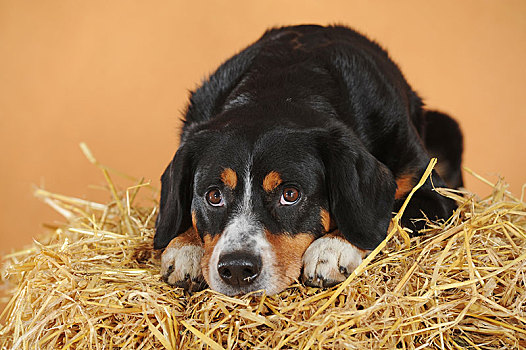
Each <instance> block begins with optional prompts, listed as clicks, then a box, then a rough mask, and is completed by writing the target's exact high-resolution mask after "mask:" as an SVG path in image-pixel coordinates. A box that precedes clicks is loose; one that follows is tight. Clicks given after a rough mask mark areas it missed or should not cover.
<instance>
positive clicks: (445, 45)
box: [0, 0, 526, 253]
mask: <svg viewBox="0 0 526 350" xmlns="http://www.w3.org/2000/svg"><path fill="white" fill-rule="evenodd" d="M300 23H319V24H333V23H339V24H346V25H349V26H352V27H353V28H355V29H357V30H359V31H360V32H362V33H365V34H366V35H367V36H369V37H370V38H371V39H374V40H376V41H378V42H379V43H380V44H381V45H382V46H383V47H384V48H386V49H388V51H389V53H390V55H391V57H392V58H393V60H394V61H395V62H397V63H398V64H399V66H400V68H401V69H402V71H403V73H404V74H405V76H406V78H407V80H408V81H409V83H410V84H411V85H412V87H413V88H414V89H415V90H416V91H418V92H419V93H420V95H421V96H422V97H423V98H424V100H425V102H426V104H427V106H429V107H430V108H438V109H440V110H443V111H445V112H447V113H450V114H451V115H453V116H454V117H455V118H457V119H458V121H459V122H460V124H461V126H462V129H463V131H464V134H465V153H464V164H465V165H466V166H468V167H470V168H471V169H473V170H474V171H476V172H478V173H479V174H481V175H483V176H485V177H487V178H488V179H489V180H491V181H493V182H494V181H496V179H497V175H498V174H500V175H502V176H504V177H505V179H506V180H507V181H508V182H509V183H510V190H511V191H512V192H514V193H515V194H516V195H518V196H520V192H521V187H522V185H523V183H525V182H526V175H525V170H526V156H525V155H524V152H525V150H526V141H525V137H524V134H525V126H526V123H525V122H526V96H525V92H526V64H525V62H526V44H525V43H526V2H525V1H522V0H517V1H508V0H503V1H489V0H488V1H482V0H477V1H475V0H465V1H455V0H448V1H444V0H437V1H418V0H415V1H409V0H406V1H392V0H381V1H374V2H368V1H349V0H342V1H312V0H296V1H281V0H279V1H278V0H272V1H268V0H267V1H259V2H256V1H246V0H235V1H225V0H221V1H220V0H214V1H134V0H122V1H106V0H104V1H99V0H96V1H66V0H64V1H52V0H49V1H20V0H13V1H6V0H0V154H1V155H0V167H1V172H0V186H1V188H0V190H1V192H0V195H1V196H0V201H1V202H0V206H1V207H0V209H1V210H0V225H1V232H0V253H7V252H9V251H11V250H12V249H14V248H21V247H23V246H24V245H27V244H29V243H31V239H32V237H38V235H39V234H40V233H42V232H44V231H45V229H44V228H43V227H42V224H43V223H56V222H60V220H61V217H60V216H59V215H58V214H57V213H55V212H54V211H53V210H52V209H50V208H49V207H47V206H46V205H45V204H43V203H42V202H40V201H39V200H37V199H35V198H34V197H33V194H32V193H33V190H34V188H35V187H36V186H43V187H44V188H45V189H47V190H49V191H52V192H56V193H61V194H66V195H69V196H76V197H80V198H87V199H92V200H97V201H102V202H104V203H105V202H107V201H108V200H109V194H108V192H105V191H102V190H100V189H97V188H92V187H90V185H98V186H99V187H100V185H104V184H105V181H104V178H103V176H102V174H101V172H100V170H99V169H97V168H96V167H95V166H93V165H92V164H91V163H89V162H88V161H87V160H86V158H85V157H84V155H83V154H82V153H81V151H80V148H79V146H78V145H79V143H80V142H82V141H84V142H86V143H87V144H88V145H89V147H90V148H91V150H92V151H93V153H94V154H95V156H96V157H97V159H98V160H99V161H100V162H102V163H103V164H105V165H108V166H111V167H112V168H115V169H118V170H120V171H122V172H125V173H128V174H130V175H134V176H136V177H144V178H145V179H147V180H152V183H153V184H155V185H156V186H159V177H160V175H161V173H162V171H163V170H164V168H165V166H166V165H167V164H168V162H169V160H170V159H171V157H172V155H173V153H174V151H175V150H176V148H177V143H178V141H177V134H178V130H179V126H180V120H179V119H180V118H181V116H182V113H181V111H182V110H183V109H184V107H185V104H186V102H187V96H188V90H189V89H193V88H195V87H196V84H197V83H198V82H199V81H201V79H202V78H203V77H205V75H206V74H208V73H210V72H212V71H213V70H214V69H215V68H216V67H217V66H218V65H219V64H220V63H221V62H223V61H224V60H225V59H227V58H228V57H230V56H231V55H232V54H234V53H236V52H238V51H239V50H240V49H242V48H243V47H245V46H246V45H248V44H250V43H251V42H253V41H254V40H256V39H257V38H259V36H260V35H261V34H262V33H263V32H264V30H265V29H267V28H268V27H270V26H277V25H285V24H300ZM465 179H466V185H467V188H468V189H470V190H472V191H475V192H477V193H479V194H480V195H485V194H488V193H489V190H490V189H489V187H488V186H487V185H484V184H483V183H481V182H479V181H478V180H476V179H474V178H473V177H472V176H470V175H468V174H465Z"/></svg>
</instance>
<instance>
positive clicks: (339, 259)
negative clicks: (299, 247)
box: [302, 235, 367, 287]
mask: <svg viewBox="0 0 526 350" xmlns="http://www.w3.org/2000/svg"><path fill="white" fill-rule="evenodd" d="M366 253H367V252H366V251H364V250H361V249H359V248H356V247H355V246H354V245H352V244H351V243H349V242H348V241H347V240H345V239H344V238H343V237H341V236H337V235H327V236H323V237H321V238H318V239H317V240H315V241H314V242H312V244H311V245H310V246H309V248H307V250H306V251H305V254H304V255H303V274H302V280H303V283H304V284H306V285H308V286H312V287H332V286H334V285H336V284H338V283H340V282H342V281H344V280H345V279H346V278H347V277H348V276H349V275H350V274H351V273H352V272H353V271H354V269H356V268H357V267H358V265H360V263H361V262H362V258H363V257H364V256H365V254H366Z"/></svg>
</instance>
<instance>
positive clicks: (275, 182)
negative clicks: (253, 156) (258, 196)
mask: <svg viewBox="0 0 526 350" xmlns="http://www.w3.org/2000/svg"><path fill="white" fill-rule="evenodd" d="M281 182H282V180H281V176H280V175H279V173H278V172H276V171H271V172H270V173H268V174H267V176H265V178H264V179H263V189H264V190H265V191H266V192H272V191H273V190H274V189H275V188H276V187H278V186H279V185H280V184H281Z"/></svg>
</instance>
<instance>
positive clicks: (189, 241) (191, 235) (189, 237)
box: [166, 227, 202, 248]
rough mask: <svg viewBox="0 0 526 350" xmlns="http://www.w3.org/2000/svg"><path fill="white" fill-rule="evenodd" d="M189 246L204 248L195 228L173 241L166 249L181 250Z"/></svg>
mask: <svg viewBox="0 0 526 350" xmlns="http://www.w3.org/2000/svg"><path fill="white" fill-rule="evenodd" d="M187 245H197V246H202V242H201V238H200V237H199V235H198V234H197V231H196V230H194V228H193V227H191V228H189V229H188V230H186V231H185V232H183V233H181V234H180V235H179V236H177V237H175V238H174V239H172V240H171V241H170V243H169V244H168V246H167V247H166V248H180V247H184V246H187Z"/></svg>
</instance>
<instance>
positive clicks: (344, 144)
mask: <svg viewBox="0 0 526 350" xmlns="http://www.w3.org/2000/svg"><path fill="white" fill-rule="evenodd" d="M318 147H319V149H320V150H321V157H322V159H323V162H324V165H325V171H326V174H325V181H326V185H327V190H328V195H329V206H330V208H329V210H330V213H331V215H332V217H333V218H334V220H335V221H336V224H337V226H338V229H339V230H340V231H341V232H342V234H343V235H344V237H345V238H346V239H347V240H348V241H349V242H351V243H352V244H354V245H355V246H357V247H358V248H361V249H367V250H372V249H374V248H376V246H378V244H380V243H381V242H382V241H383V240H384V239H385V237H386V235H387V230H388V227H389V222H390V220H391V214H392V210H393V205H394V197H395V191H396V182H395V179H394V176H393V174H392V173H391V171H390V170H389V169H388V168H387V167H386V166H385V165H384V164H383V163H381V162H380V161H378V160H377V159H376V158H375V157H374V156H373V155H371V154H370V153H369V152H368V151H367V149H366V148H365V147H364V146H363V144H362V143H361V142H360V141H359V139H358V138H357V137H355V136H354V135H352V132H351V131H350V130H348V129H347V128H346V127H344V126H340V127H334V128H330V132H329V134H326V135H325V136H324V137H322V139H321V140H320V143H319V144H318Z"/></svg>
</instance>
